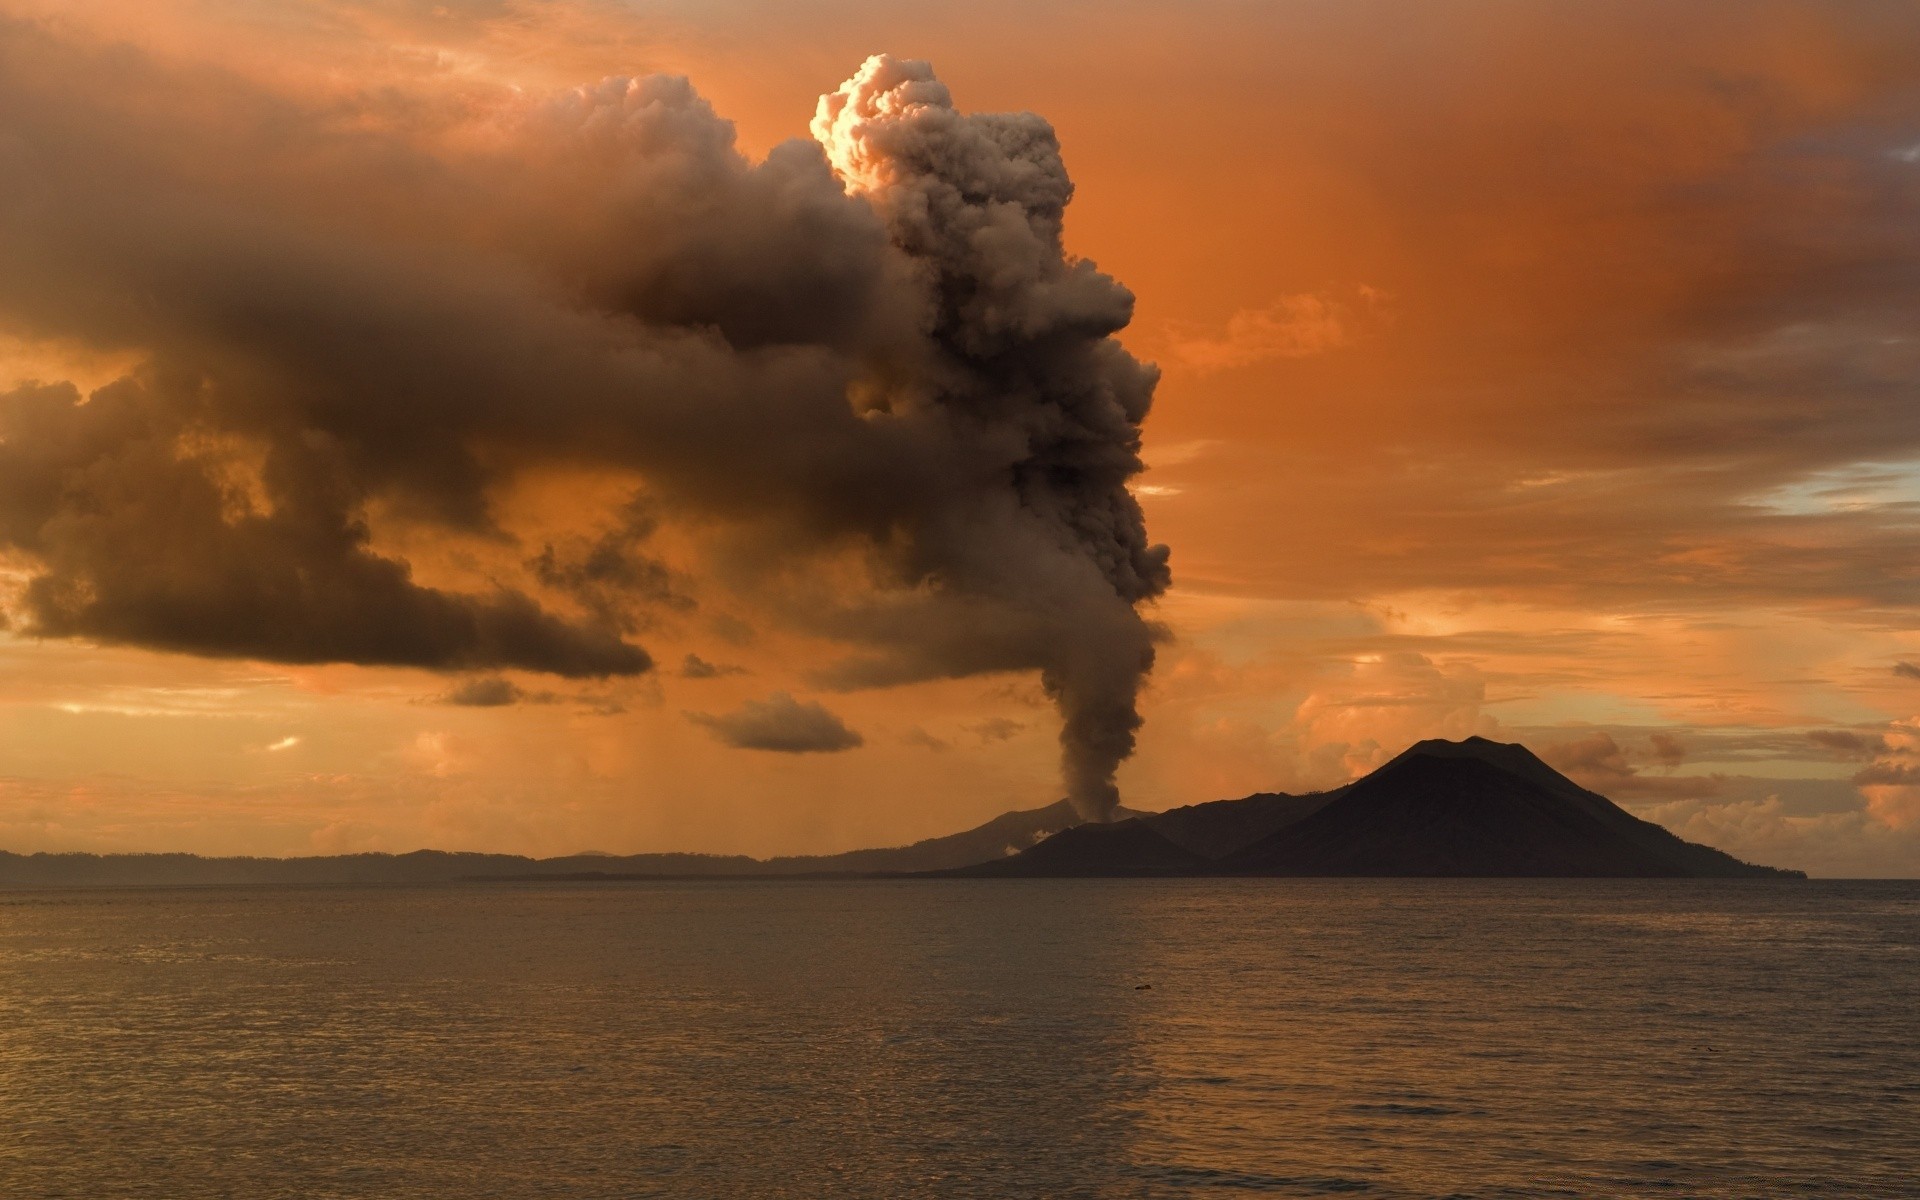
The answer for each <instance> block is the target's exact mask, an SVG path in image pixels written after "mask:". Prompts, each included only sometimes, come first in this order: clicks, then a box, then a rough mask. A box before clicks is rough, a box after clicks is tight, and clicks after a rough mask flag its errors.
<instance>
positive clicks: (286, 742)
mask: <svg viewBox="0 0 1920 1200" xmlns="http://www.w3.org/2000/svg"><path fill="white" fill-rule="evenodd" d="M299 744H300V739H299V738H297V737H294V736H292V735H288V736H287V737H283V738H281V739H280V740H279V741H277V742H275V743H273V744H272V745H271V746H268V747H267V752H268V753H269V754H271V753H273V752H274V751H276V750H291V749H293V748H294V747H295V746H298V745H299Z"/></svg>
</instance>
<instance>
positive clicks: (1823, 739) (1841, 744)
mask: <svg viewBox="0 0 1920 1200" xmlns="http://www.w3.org/2000/svg"><path fill="white" fill-rule="evenodd" d="M1807 740H1808V741H1810V742H1812V743H1813V744H1814V745H1816V746H1818V747H1820V748H1821V749H1823V750H1827V751H1830V752H1831V753H1832V754H1834V755H1835V756H1837V757H1839V758H1843V759H1847V758H1854V759H1858V758H1872V757H1873V756H1874V755H1876V754H1879V753H1880V752H1882V751H1883V750H1885V749H1886V741H1885V740H1884V739H1882V738H1880V737H1878V736H1867V735H1864V734H1860V733H1856V732H1854V731H1853V730H1851V729H1809V730H1808V731H1807Z"/></svg>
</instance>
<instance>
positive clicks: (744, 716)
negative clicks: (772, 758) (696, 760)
mask: <svg viewBox="0 0 1920 1200" xmlns="http://www.w3.org/2000/svg"><path fill="white" fill-rule="evenodd" d="M687 719H688V720H689V721H692V722H693V723H694V724H696V725H701V726H704V727H705V728H706V729H707V730H708V731H710V732H711V733H712V734H713V735H714V736H715V737H717V738H719V739H720V740H721V741H722V742H724V743H726V744H727V745H729V746H732V747H734V748H736V749H740V750H772V751H776V752H778V753H782V754H813V753H822V754H825V753H833V752H835V751H840V750H851V749H853V748H854V747H856V746H860V745H864V744H865V742H866V739H865V738H863V737H861V736H860V735H859V734H858V733H855V732H854V731H853V730H851V729H849V728H847V726H846V724H845V723H844V722H843V721H841V720H840V718H839V717H836V716H834V715H833V714H832V713H830V712H828V711H827V710H826V709H825V708H823V707H821V706H820V705H819V704H817V703H814V702H813V701H804V702H803V701H799V700H795V699H794V698H793V697H792V696H790V695H788V694H787V693H785V692H775V693H774V694H773V695H771V696H769V697H767V698H766V699H765V700H749V701H747V702H746V703H745V704H743V705H741V706H740V707H739V708H738V709H736V710H734V711H733V712H730V713H722V714H719V715H717V716H716V715H713V714H710V713H699V712H690V713H688V714H687Z"/></svg>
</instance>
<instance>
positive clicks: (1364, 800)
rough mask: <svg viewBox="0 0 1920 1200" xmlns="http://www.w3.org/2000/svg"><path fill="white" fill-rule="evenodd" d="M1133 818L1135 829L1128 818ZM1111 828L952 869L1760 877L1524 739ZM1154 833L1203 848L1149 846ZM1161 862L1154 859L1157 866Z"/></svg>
mask: <svg viewBox="0 0 1920 1200" xmlns="http://www.w3.org/2000/svg"><path fill="white" fill-rule="evenodd" d="M1130 827H1131V828H1130ZM1108 828H1109V831H1110V832H1109V833H1108V834H1107V835H1106V836H1105V837H1102V838H1094V837H1088V836H1085V835H1084V834H1082V833H1081V832H1080V831H1079V830H1071V831H1068V833H1070V834H1074V835H1075V836H1073V837H1071V838H1069V837H1068V835H1067V834H1056V835H1055V836H1054V837H1052V838H1050V839H1047V840H1046V841H1043V842H1041V843H1040V844H1039V845H1037V846H1035V847H1033V848H1032V849H1030V850H1027V851H1023V852H1022V853H1020V854H1017V855H1013V856H1012V857H1010V858H1006V859H1002V860H999V861H996V862H992V863H985V864H981V865H979V866H975V867H972V868H967V869H965V870H962V871H958V872H950V873H952V874H964V875H992V876H996V877H1003V878H1004V877H1017V876H1068V875H1071V876H1097V875H1103V874H1113V875H1140V874H1188V875H1199V874H1206V875H1292V876H1328V875H1334V876H1339V875H1347V876H1428V877H1435V876H1533V877H1562V876H1565V877H1589V878H1759V877H1785V876H1798V875H1799V872H1794V871H1782V870H1778V869H1776V868H1772V867H1760V866H1753V865H1751V864H1748V863H1744V862H1741V861H1740V860H1739V859H1737V858H1734V857H1733V856H1732V855H1730V854H1726V853H1723V852H1722V851H1719V850H1715V849H1712V848H1711V847H1708V846H1701V845H1697V844H1695V843H1692V842H1688V841H1684V840H1682V839H1681V838H1679V837H1676V836H1675V835H1674V834H1672V833H1671V832H1669V831H1668V830H1666V829H1663V828H1661V827H1660V826H1658V825H1655V824H1653V823H1652V822H1649V821H1642V820H1640V819H1639V818H1638V817H1635V816H1634V815H1633V814H1631V813H1629V812H1627V811H1626V810H1625V809H1622V808H1620V807H1619V806H1618V805H1616V804H1614V803H1613V802H1612V801H1611V800H1608V799H1607V798H1606V797H1604V796H1601V795H1598V794H1597V793H1594V792H1590V791H1587V790H1586V789H1585V788H1582V787H1580V786H1579V785H1578V784H1576V783H1574V782H1573V781H1572V780H1570V779H1568V778H1567V777H1566V776H1564V775H1561V774H1560V773H1559V772H1558V771H1555V770H1554V769H1553V768H1552V767H1549V766H1548V765H1547V764H1546V763H1544V762H1541V761H1540V760H1539V759H1538V758H1536V757H1534V755H1533V753H1532V752H1531V751H1529V750H1528V749H1526V748H1525V747H1524V746H1517V745H1509V744H1506V743H1501V742H1494V741H1489V740H1487V739H1485V738H1477V737H1475V738H1468V739H1466V740H1465V741H1460V742H1449V741H1439V740H1435V741H1426V742H1421V743H1419V744H1417V745H1415V746H1413V747H1411V748H1410V749H1408V750H1407V751H1406V752H1405V753H1403V754H1401V755H1400V756H1399V757H1398V758H1395V759H1394V760H1393V761H1391V762H1389V763H1387V764H1386V765H1385V766H1383V767H1381V768H1380V769H1379V770H1377V771H1374V772H1373V773H1372V774H1370V775H1368V776H1366V777H1365V778H1363V779H1359V780H1356V781H1355V782H1353V783H1350V784H1348V785H1346V786H1345V787H1342V788H1339V789H1337V790H1334V791H1331V792H1324V793H1320V794H1318V795H1313V796H1281V795H1259V796H1249V797H1247V798H1246V799H1244V800H1228V801H1218V802H1215V803H1213V804H1203V805H1195V806H1193V807H1192V808H1186V809H1175V810H1173V811H1171V812H1167V813H1160V814H1156V815H1152V816H1146V817H1138V818H1134V819H1132V820H1129V821H1124V822H1120V823H1118V824H1115V825H1112V826H1109V827H1108ZM1148 835H1152V837H1154V838H1157V839H1158V840H1159V841H1165V842H1168V843H1169V844H1171V845H1172V846H1173V847H1174V848H1175V849H1177V850H1184V851H1186V852H1187V853H1188V854H1190V855H1192V856H1194V857H1196V858H1199V859H1200V860H1201V862H1200V863H1199V865H1197V866H1187V867H1182V866H1181V865H1180V864H1179V862H1178V860H1177V859H1176V858H1174V857H1172V856H1169V855H1165V854H1162V855H1160V856H1159V857H1158V858H1157V859H1156V858H1155V856H1154V855H1153V854H1152V853H1150V851H1151V850H1152V848H1153V846H1154V843H1153V842H1152V841H1149V840H1148ZM1153 863H1157V864H1159V865H1158V866H1157V867H1150V866H1149V864H1153Z"/></svg>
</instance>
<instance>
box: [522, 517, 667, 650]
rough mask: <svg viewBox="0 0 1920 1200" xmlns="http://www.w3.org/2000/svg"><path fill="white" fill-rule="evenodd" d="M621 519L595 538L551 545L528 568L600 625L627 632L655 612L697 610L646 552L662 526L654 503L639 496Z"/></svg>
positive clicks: (662, 564) (632, 631)
mask: <svg viewBox="0 0 1920 1200" xmlns="http://www.w3.org/2000/svg"><path fill="white" fill-rule="evenodd" d="M619 517H620V520H619V523H618V524H617V525H616V526H614V528H612V529H610V530H608V531H606V532H605V533H603V534H601V535H600V536H599V537H597V538H594V539H592V540H584V539H582V540H579V541H576V542H575V543H573V544H571V545H566V546H561V547H555V546H554V545H553V544H552V543H548V544H547V546H546V547H545V548H544V549H542V550H541V552H540V553H539V555H537V556H536V557H534V558H533V559H531V560H530V561H529V562H528V563H527V566H528V568H529V569H531V570H532V572H533V575H534V577H535V578H537V579H538V580H539V581H540V582H541V583H543V584H546V585H547V586H548V587H550V588H553V589H554V590H556V591H559V592H563V593H565V594H567V595H568V596H570V597H572V598H573V600H574V601H575V602H576V603H578V604H579V605H580V606H581V607H582V608H584V609H586V610H587V612H589V613H590V614H592V615H593V617H594V619H595V620H596V622H597V623H598V624H599V625H600V626H602V627H604V628H608V629H618V630H620V631H621V632H622V633H635V632H638V631H639V630H640V629H641V628H643V627H644V626H645V624H646V623H647V614H648V613H649V611H650V610H653V609H662V608H664V609H670V610H673V611H677V612H685V611H687V610H689V609H691V608H693V607H694V602H693V600H692V598H691V597H689V596H687V595H685V594H683V593H682V592H681V591H680V590H678V588H677V587H676V584H675V580H674V576H673V572H672V571H671V570H669V569H668V568H667V565H666V564H665V563H663V562H661V561H659V560H658V559H655V558H650V557H648V556H647V555H646V554H645V553H643V552H642V547H643V546H644V544H645V543H646V541H647V539H648V538H650V537H651V536H653V533H654V531H655V530H657V529H658V528H659V527H660V521H659V518H658V517H657V516H656V515H655V514H654V511H653V506H652V505H651V504H649V503H648V502H647V500H646V498H645V497H638V496H637V497H635V498H634V499H632V500H630V501H628V503H627V506H626V508H625V509H624V510H622V512H621V513H620V514H619Z"/></svg>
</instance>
